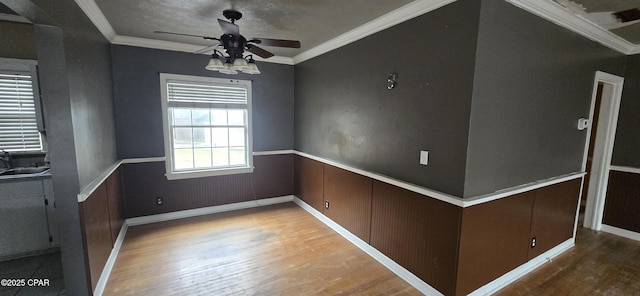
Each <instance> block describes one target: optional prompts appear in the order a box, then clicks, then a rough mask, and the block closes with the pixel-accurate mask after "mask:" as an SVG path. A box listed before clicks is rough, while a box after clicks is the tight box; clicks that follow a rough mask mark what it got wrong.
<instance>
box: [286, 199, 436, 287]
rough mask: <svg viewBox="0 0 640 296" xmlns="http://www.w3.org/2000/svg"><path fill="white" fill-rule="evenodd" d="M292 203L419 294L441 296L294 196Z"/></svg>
mask: <svg viewBox="0 0 640 296" xmlns="http://www.w3.org/2000/svg"><path fill="white" fill-rule="evenodd" d="M293 202H295V203H296V204H297V205H298V206H300V207H301V208H302V209H304V210H305V211H307V212H309V213H310V214H311V215H313V216H314V217H316V219H318V220H320V221H321V222H322V223H324V224H325V225H327V226H329V227H330V228H331V229H333V230H334V231H335V232H337V233H338V234H340V235H342V236H343V237H344V238H346V239H347V240H348V241H350V242H351V243H352V244H354V245H355V246H356V247H358V248H360V249H361V250H363V251H364V252H365V253H367V254H369V256H371V257H373V259H376V260H377V261H378V262H380V263H382V265H384V266H385V267H387V268H388V269H389V270H391V271H392V272H393V273H395V274H396V275H398V276H399V277H400V278H402V279H403V280H405V281H406V282H407V283H409V284H410V285H411V286H413V287H414V288H416V289H418V291H420V292H421V293H423V294H425V295H434V296H435V295H438V296H440V295H442V293H440V292H439V291H438V290H436V289H434V288H433V287H431V286H430V285H429V284H427V283H425V282H424V281H422V280H421V279H420V278H418V277H417V276H415V275H414V274H413V273H411V272H410V271H408V270H406V269H405V268H404V267H402V266H400V264H398V263H396V262H394V261H393V260H391V259H390V258H389V257H387V256H385V255H384V254H382V253H381V252H380V251H378V250H376V249H375V248H373V247H372V246H371V245H369V244H367V243H366V242H365V241H363V240H361V239H360V238H359V237H357V236H355V235H354V234H352V233H351V232H349V231H348V230H346V229H345V228H343V227H342V226H340V225H338V223H336V222H333V221H332V220H331V219H329V218H327V216H325V215H323V214H322V213H320V212H318V211H317V210H316V209H314V208H313V207H311V206H310V205H308V204H307V203H305V202H304V201H302V200H301V199H299V198H297V197H295V196H294V198H293Z"/></svg>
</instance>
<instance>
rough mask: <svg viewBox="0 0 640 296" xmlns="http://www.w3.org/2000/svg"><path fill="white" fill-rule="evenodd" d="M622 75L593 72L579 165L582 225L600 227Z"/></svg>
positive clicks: (620, 95) (593, 227) (620, 93)
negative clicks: (581, 175)
mask: <svg viewBox="0 0 640 296" xmlns="http://www.w3.org/2000/svg"><path fill="white" fill-rule="evenodd" d="M623 84H624V78H622V77H620V76H616V75H612V74H608V73H605V72H600V71H598V72H596V75H595V79H594V82H593V95H592V99H591V109H590V112H589V119H590V121H591V122H590V124H589V128H588V130H587V134H586V142H585V143H586V144H585V152H584V158H583V163H582V169H583V171H585V172H586V173H587V174H586V176H585V177H584V181H583V190H582V194H581V196H582V197H581V198H582V201H581V204H582V203H584V205H585V206H584V222H583V226H584V227H586V228H591V229H593V230H600V229H601V228H602V213H603V212H604V204H605V199H606V193H607V183H608V181H609V169H610V166H611V156H612V154H613V143H614V139H615V134H616V127H617V123H618V112H619V110H620V100H621V97H622V87H623Z"/></svg>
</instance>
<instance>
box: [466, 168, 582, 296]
mask: <svg viewBox="0 0 640 296" xmlns="http://www.w3.org/2000/svg"><path fill="white" fill-rule="evenodd" d="M580 183H581V179H574V180H571V181H566V182H562V183H558V184H555V185H550V186H547V187H543V188H539V189H536V190H532V191H528V192H525V193H521V194H517V195H514V196H510V197H505V198H502V199H498V200H495V201H491V202H487V203H483V204H480V205H476V206H472V207H468V208H465V209H464V210H463V211H462V228H461V233H460V254H459V259H458V275H457V276H458V278H457V285H456V295H466V294H468V293H470V292H473V291H474V290H476V289H478V288H480V287H482V286H483V285H485V284H487V283H489V282H491V281H493V280H495V279H496V278H498V277H500V276H502V275H503V274H505V273H507V272H509V271H511V270H513V269H515V268H516V267H518V266H520V265H522V264H524V263H526V262H527V261H529V260H530V259H533V258H535V257H536V256H538V255H540V254H542V253H544V252H546V251H548V250H550V249H551V248H553V247H555V246H557V245H559V244H561V243H563V242H565V241H566V240H568V239H570V238H571V237H572V236H573V228H574V223H575V217H576V213H577V208H578V197H579V193H580ZM533 237H535V238H536V245H535V247H532V244H531V242H532V239H533Z"/></svg>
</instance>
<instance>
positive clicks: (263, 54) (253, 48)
mask: <svg viewBox="0 0 640 296" xmlns="http://www.w3.org/2000/svg"><path fill="white" fill-rule="evenodd" d="M247 51H248V52H250V53H253V54H255V55H257V56H259V57H261V58H264V59H266V58H270V57H272V56H273V54H272V53H270V52H268V51H266V50H264V49H262V48H260V47H257V46H255V45H253V44H248V45H247Z"/></svg>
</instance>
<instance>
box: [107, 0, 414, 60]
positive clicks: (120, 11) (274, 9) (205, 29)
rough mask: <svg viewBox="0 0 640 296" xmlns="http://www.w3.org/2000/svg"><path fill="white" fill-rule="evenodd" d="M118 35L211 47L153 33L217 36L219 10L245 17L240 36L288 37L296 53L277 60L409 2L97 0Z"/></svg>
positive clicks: (207, 42)
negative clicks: (295, 43)
mask: <svg viewBox="0 0 640 296" xmlns="http://www.w3.org/2000/svg"><path fill="white" fill-rule="evenodd" d="M95 2H96V4H97V5H98V7H99V8H100V10H101V11H102V13H103V14H104V15H105V17H106V18H107V20H108V21H109V23H110V24H111V26H112V27H113V29H114V30H115V32H116V34H118V35H123V36H131V37H141V38H148V39H158V40H165V41H174V42H180V43H187V44H196V45H202V46H203V47H205V46H208V45H213V44H215V43H216V41H211V40H204V39H201V38H196V37H183V36H171V35H163V34H154V33H153V31H169V32H176V33H185V34H193V35H203V36H211V37H219V36H220V35H221V34H222V31H221V30H220V27H219V26H218V21H217V19H218V18H220V19H225V18H224V17H223V16H222V11H223V10H225V9H230V8H233V9H236V10H238V11H240V12H242V14H243V17H242V19H241V20H239V21H237V22H236V24H237V25H239V26H240V34H242V35H243V36H245V37H246V38H247V39H249V38H252V37H263V38H274V39H292V40H299V41H300V42H301V43H302V48H300V49H290V48H278V47H267V46H264V48H265V49H267V50H269V51H271V52H273V53H274V54H275V55H277V56H283V57H293V56H295V55H297V54H299V53H301V52H304V51H306V50H309V49H310V48H313V47H315V46H317V45H319V44H321V43H323V42H326V41H328V40H330V39H333V38H334V37H336V36H338V35H340V34H342V33H345V32H347V31H349V30H351V29H354V28H356V27H358V26H360V25H363V24H365V23H367V22H369V21H371V20H373V19H375V18H377V17H380V16H382V15H384V14H386V13H388V12H390V11H392V10H395V9H397V8H399V7H401V6H404V5H405V4H408V3H410V2H412V0H270V1H250V0H221V1H210V0H193V1H182V0H154V1H131V0H95Z"/></svg>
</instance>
